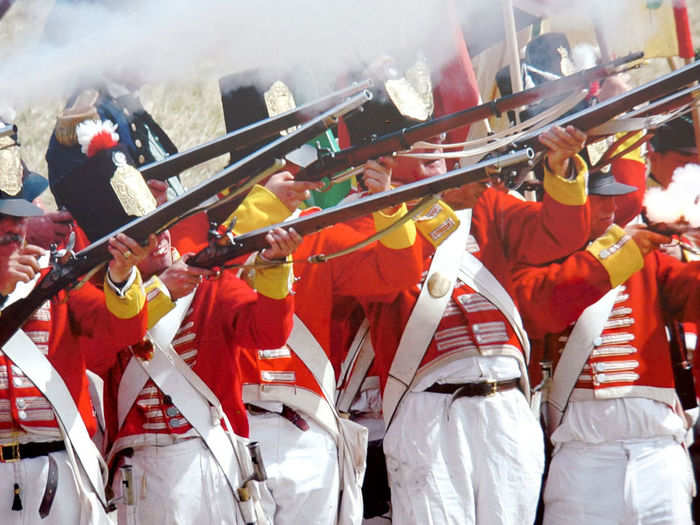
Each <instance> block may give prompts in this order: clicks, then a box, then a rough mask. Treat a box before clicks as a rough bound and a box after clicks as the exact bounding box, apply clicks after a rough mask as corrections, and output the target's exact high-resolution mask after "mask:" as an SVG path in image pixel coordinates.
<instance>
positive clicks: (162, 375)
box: [138, 341, 253, 494]
mask: <svg viewBox="0 0 700 525" xmlns="http://www.w3.org/2000/svg"><path fill="white" fill-rule="evenodd" d="M153 345H154V352H153V357H152V358H151V359H149V360H148V361H145V360H142V359H138V362H139V363H140V364H141V366H142V367H143V368H144V370H145V371H146V373H147V374H148V376H149V377H150V378H151V379H152V380H153V382H154V383H155V384H156V385H157V386H158V388H159V389H160V390H161V391H162V392H163V393H165V394H167V395H169V396H170V397H171V398H172V400H173V404H174V405H175V406H176V407H177V408H178V410H179V411H180V412H181V413H182V415H183V416H184V417H185V419H187V421H188V422H189V423H190V424H191V425H192V426H193V427H194V428H195V430H196V431H197V433H198V434H199V435H200V436H201V438H202V439H203V440H204V442H205V443H206V445H207V447H208V448H209V450H210V452H211V454H212V456H214V458H215V459H216V462H217V463H218V464H219V466H220V467H221V470H222V472H223V473H224V475H225V476H226V480H227V481H228V484H229V486H230V487H231V490H232V491H233V493H234V494H238V489H239V488H240V486H242V485H243V484H244V483H245V481H246V480H247V479H248V477H249V475H251V474H252V471H253V468H252V464H251V460H250V456H249V455H248V453H247V450H243V449H245V448H246V445H245V443H244V441H245V440H244V439H242V438H239V437H238V436H235V435H233V432H232V430H231V429H232V427H231V424H230V423H229V421H228V418H227V417H226V414H224V412H223V410H222V409H221V404H220V402H219V400H218V398H217V397H216V395H215V394H214V393H213V392H212V391H211V390H210V389H209V387H208V386H207V385H206V384H205V383H204V382H203V381H202V380H201V379H200V378H199V376H198V375H197V374H196V373H195V372H194V371H193V370H192V369H191V368H190V367H189V366H188V365H187V363H185V362H184V361H183V360H182V358H181V357H180V356H179V355H178V353H177V352H176V351H175V350H174V349H173V348H172V345H170V344H168V345H161V344H159V343H158V342H157V341H153ZM222 418H223V419H224V422H225V423H226V425H227V427H228V432H227V431H226V430H224V428H223V427H222V425H221V423H220V421H221V419H222Z"/></svg>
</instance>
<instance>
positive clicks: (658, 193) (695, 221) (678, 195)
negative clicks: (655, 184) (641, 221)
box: [644, 164, 700, 228]
mask: <svg viewBox="0 0 700 525" xmlns="http://www.w3.org/2000/svg"><path fill="white" fill-rule="evenodd" d="M644 206H645V208H646V216H647V219H648V220H649V221H650V222H651V223H652V224H653V223H663V224H668V225H673V224H687V225H688V226H689V227H690V228H700V165H697V164H687V165H685V166H683V167H681V168H678V169H676V171H675V172H674V173H673V179H672V180H671V183H670V184H669V185H668V188H666V189H662V188H650V189H648V190H647V192H646V194H645V196H644Z"/></svg>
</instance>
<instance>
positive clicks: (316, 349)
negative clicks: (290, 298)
mask: <svg viewBox="0 0 700 525" xmlns="http://www.w3.org/2000/svg"><path fill="white" fill-rule="evenodd" d="M287 345H288V346H289V348H291V349H292V350H293V351H294V353H295V354H296V355H297V356H299V358H300V359H301V360H302V361H303V362H304V364H305V365H306V367H307V368H308V369H309V370H310V371H311V373H312V374H313V376H314V379H316V382H317V383H318V384H319V386H320V387H321V390H322V391H323V395H324V396H325V397H326V400H327V401H328V403H329V404H331V405H333V406H335V371H334V370H333V366H332V365H331V361H330V359H329V358H328V354H326V351H325V350H324V349H323V347H322V346H321V345H320V344H319V342H318V341H317V340H316V338H315V337H314V335H313V334H312V333H311V331H310V330H309V329H308V328H307V327H306V325H305V324H304V323H303V321H302V320H301V319H300V318H299V316H297V315H296V314H294V326H293V327H292V333H291V334H290V335H289V339H287Z"/></svg>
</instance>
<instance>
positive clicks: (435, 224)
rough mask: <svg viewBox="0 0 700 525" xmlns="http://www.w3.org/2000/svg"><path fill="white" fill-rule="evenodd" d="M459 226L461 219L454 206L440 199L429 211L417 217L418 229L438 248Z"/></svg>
mask: <svg viewBox="0 0 700 525" xmlns="http://www.w3.org/2000/svg"><path fill="white" fill-rule="evenodd" d="M458 226H459V219H458V218H457V215H456V214H455V212H454V211H452V208H450V207H449V206H448V205H447V204H445V203H444V202H442V201H438V202H437V203H436V204H435V206H433V207H432V208H430V210H429V211H428V213H426V214H425V215H423V216H422V217H419V218H418V219H416V227H417V228H418V231H419V232H420V233H421V234H422V235H423V236H424V237H425V238H426V239H428V241H430V243H431V244H432V245H433V246H434V247H435V248H437V247H438V246H440V244H441V243H442V241H444V240H445V239H447V238H448V237H449V236H450V234H451V233H452V232H453V231H455V230H456V229H457V227H458Z"/></svg>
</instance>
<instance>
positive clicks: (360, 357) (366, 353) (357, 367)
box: [336, 320, 374, 412]
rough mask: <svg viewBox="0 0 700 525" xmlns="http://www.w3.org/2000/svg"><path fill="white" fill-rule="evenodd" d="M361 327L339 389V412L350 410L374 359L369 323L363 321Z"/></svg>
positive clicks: (337, 404)
mask: <svg viewBox="0 0 700 525" xmlns="http://www.w3.org/2000/svg"><path fill="white" fill-rule="evenodd" d="M365 321H366V320H365ZM363 328H364V330H363V334H362V337H361V338H360V340H359V343H360V344H359V345H357V348H356V349H355V352H354V354H355V355H354V359H353V360H352V362H351V363H350V366H349V371H348V375H347V378H346V384H345V386H344V387H343V389H342V390H340V391H339V395H338V401H337V402H336V408H337V409H338V411H340V412H350V406H351V405H352V402H353V401H354V400H355V398H356V397H357V394H358V393H359V392H360V389H361V388H362V383H363V382H364V380H365V378H366V377H367V373H368V372H369V369H370V367H371V366H372V362H373V361H374V346H372V337H370V332H369V323H367V324H366V325H365V324H364V323H363V324H362V326H361V327H360V329H361V330H362V329H363ZM358 335H359V334H358Z"/></svg>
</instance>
